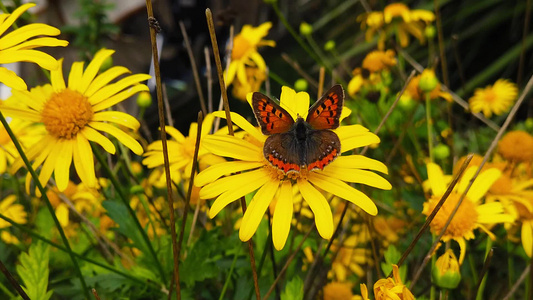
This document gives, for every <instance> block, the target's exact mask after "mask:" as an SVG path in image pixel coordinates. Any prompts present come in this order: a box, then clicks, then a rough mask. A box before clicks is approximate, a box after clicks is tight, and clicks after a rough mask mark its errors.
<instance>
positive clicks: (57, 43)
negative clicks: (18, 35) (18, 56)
mask: <svg viewBox="0 0 533 300" xmlns="http://www.w3.org/2000/svg"><path fill="white" fill-rule="evenodd" d="M2 40H3V39H2ZM67 45H68V42H67V41H64V40H59V39H56V38H52V37H42V38H36V39H31V40H29V41H26V42H23V43H20V44H18V45H16V46H15V47H11V48H9V50H19V49H33V48H37V47H65V46H67Z"/></svg>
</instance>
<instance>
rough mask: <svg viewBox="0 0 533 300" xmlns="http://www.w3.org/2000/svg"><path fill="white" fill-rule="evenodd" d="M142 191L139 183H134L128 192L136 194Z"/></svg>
mask: <svg viewBox="0 0 533 300" xmlns="http://www.w3.org/2000/svg"><path fill="white" fill-rule="evenodd" d="M142 193H144V188H143V187H142V186H140V185H134V186H132V187H131V188H130V194H132V195H137V194H142Z"/></svg>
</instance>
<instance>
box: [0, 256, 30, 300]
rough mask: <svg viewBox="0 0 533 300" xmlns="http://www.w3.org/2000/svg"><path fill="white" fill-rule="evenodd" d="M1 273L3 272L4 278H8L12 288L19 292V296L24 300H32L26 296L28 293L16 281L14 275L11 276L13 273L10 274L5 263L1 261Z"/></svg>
mask: <svg viewBox="0 0 533 300" xmlns="http://www.w3.org/2000/svg"><path fill="white" fill-rule="evenodd" d="M0 271H2V273H3V274H4V276H5V277H6V278H7V281H9V283H10V284H11V286H12V287H13V288H14V289H15V290H16V291H17V293H19V295H20V296H21V297H22V299H24V300H31V299H30V297H28V295H27V294H26V292H24V290H23V289H22V287H21V286H20V284H19V283H18V282H17V281H16V280H15V278H14V277H13V275H11V273H9V270H8V269H7V268H6V266H5V265H4V263H3V262H2V261H1V260H0Z"/></svg>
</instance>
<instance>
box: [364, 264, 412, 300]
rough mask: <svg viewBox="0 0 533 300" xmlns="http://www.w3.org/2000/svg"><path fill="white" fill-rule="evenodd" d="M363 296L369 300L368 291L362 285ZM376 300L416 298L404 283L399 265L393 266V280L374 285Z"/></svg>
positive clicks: (387, 279) (410, 299)
mask: <svg viewBox="0 0 533 300" xmlns="http://www.w3.org/2000/svg"><path fill="white" fill-rule="evenodd" d="M361 296H362V298H363V299H364V300H368V299H369V298H368V289H367V287H366V285H365V284H364V283H363V284H361ZM374 297H375V300H392V299H396V300H414V299H415V296H413V294H412V293H411V291H410V290H409V289H408V288H407V287H406V286H405V285H404V284H403V283H402V279H401V278H400V272H399V271H398V266H397V265H394V264H393V265H392V278H390V277H389V278H385V279H380V280H378V281H376V283H374Z"/></svg>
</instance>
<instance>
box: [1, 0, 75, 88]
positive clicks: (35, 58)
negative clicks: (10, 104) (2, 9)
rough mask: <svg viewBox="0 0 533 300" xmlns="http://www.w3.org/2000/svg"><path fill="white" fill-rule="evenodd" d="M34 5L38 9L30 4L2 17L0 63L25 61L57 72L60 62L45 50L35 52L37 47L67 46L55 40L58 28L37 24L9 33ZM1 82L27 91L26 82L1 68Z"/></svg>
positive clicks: (66, 43) (61, 41)
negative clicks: (14, 24) (10, 28)
mask: <svg viewBox="0 0 533 300" xmlns="http://www.w3.org/2000/svg"><path fill="white" fill-rule="evenodd" d="M33 6H35V3H27V4H24V5H22V6H20V7H18V8H17V9H15V11H13V13H11V14H4V13H2V14H0V45H2V46H1V47H0V64H9V63H14V62H21V61H26V62H32V63H36V64H38V65H39V66H40V67H41V68H43V69H46V70H55V69H57V68H58V66H59V64H58V62H57V60H56V59H55V58H53V57H52V56H50V55H48V54H46V53H44V52H42V51H39V50H34V49H35V48H37V47H65V46H66V45H68V42H67V41H63V40H58V39H56V38H53V37H52V36H56V35H59V34H60V33H61V31H59V29H57V28H55V27H52V26H50V25H46V24H41V23H35V24H28V25H24V26H22V27H20V28H17V29H15V30H13V31H11V32H10V33H6V31H7V30H8V29H9V27H11V25H13V23H15V21H16V20H17V19H18V17H20V15H22V14H23V13H24V12H25V11H26V10H28V9H29V8H30V7H33ZM38 36H44V37H38ZM0 82H1V83H3V84H5V85H7V86H8V87H11V88H13V89H17V90H25V89H27V86H26V83H25V82H24V80H23V79H22V78H20V77H18V76H17V74H15V72H13V71H10V70H8V69H6V68H5V67H0Z"/></svg>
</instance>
